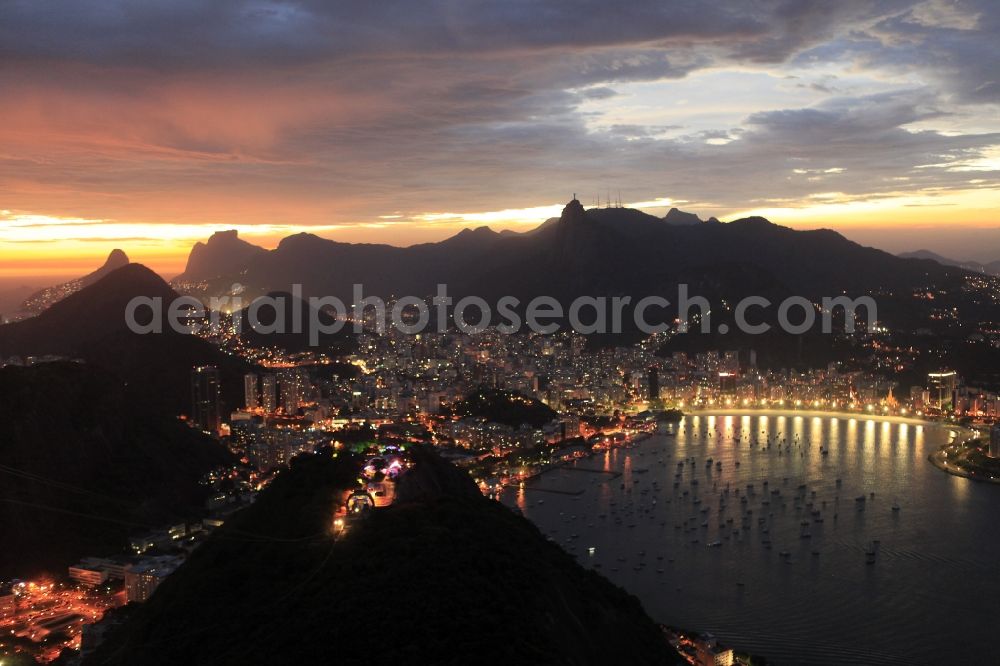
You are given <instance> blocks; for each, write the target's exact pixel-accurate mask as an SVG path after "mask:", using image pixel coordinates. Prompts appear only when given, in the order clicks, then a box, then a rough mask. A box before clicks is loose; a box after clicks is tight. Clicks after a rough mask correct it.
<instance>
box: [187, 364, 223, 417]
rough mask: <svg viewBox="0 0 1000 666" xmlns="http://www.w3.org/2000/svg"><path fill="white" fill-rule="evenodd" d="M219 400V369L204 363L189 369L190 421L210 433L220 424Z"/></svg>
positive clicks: (220, 409)
mask: <svg viewBox="0 0 1000 666" xmlns="http://www.w3.org/2000/svg"><path fill="white" fill-rule="evenodd" d="M221 414H222V408H221V405H220V402H219V369H218V368H217V367H215V366H214V365H204V366H200V367H197V368H194V369H193V370H192V371H191V422H192V423H194V424H195V426H197V427H198V428H199V429H201V430H204V431H205V432H209V433H212V434H217V433H218V432H219V426H220V425H222V417H221Z"/></svg>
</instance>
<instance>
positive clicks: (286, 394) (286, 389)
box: [280, 370, 306, 414]
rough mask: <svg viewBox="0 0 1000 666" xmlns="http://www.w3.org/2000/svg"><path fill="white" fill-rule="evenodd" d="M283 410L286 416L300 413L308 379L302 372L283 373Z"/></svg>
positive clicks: (290, 371) (289, 371)
mask: <svg viewBox="0 0 1000 666" xmlns="http://www.w3.org/2000/svg"><path fill="white" fill-rule="evenodd" d="M280 379H281V408H282V410H283V411H284V412H285V414H294V413H296V412H297V411H299V405H301V404H302V402H303V400H304V398H305V393H306V378H305V376H304V374H303V373H302V371H300V370H288V371H286V372H283V373H281V377H280Z"/></svg>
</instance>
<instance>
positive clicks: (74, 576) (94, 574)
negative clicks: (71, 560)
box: [67, 563, 108, 587]
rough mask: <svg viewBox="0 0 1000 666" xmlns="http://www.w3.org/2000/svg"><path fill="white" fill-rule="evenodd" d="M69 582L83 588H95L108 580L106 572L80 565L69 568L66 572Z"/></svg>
mask: <svg viewBox="0 0 1000 666" xmlns="http://www.w3.org/2000/svg"><path fill="white" fill-rule="evenodd" d="M67 573H68V574H69V577H70V579H71V580H73V581H75V582H77V583H79V584H80V585H83V586H84V587H97V586H98V585H101V584H103V583H104V582H105V581H107V580H108V572H107V571H104V570H102V569H99V568H97V567H89V566H85V565H84V564H82V563H80V564H77V565H74V566H72V567H70V568H69V571H68V572H67Z"/></svg>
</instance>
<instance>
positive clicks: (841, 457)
mask: <svg viewBox="0 0 1000 666" xmlns="http://www.w3.org/2000/svg"><path fill="white" fill-rule="evenodd" d="M954 436H956V433H955V432H954V431H952V430H950V429H947V428H944V427H941V426H937V425H931V424H923V425H920V424H915V423H889V422H881V421H875V420H867V419H864V418H857V419H850V418H834V417H831V416H828V415H821V416H814V415H775V414H769V415H758V414H755V415H715V416H713V415H695V416H688V417H687V418H686V419H685V421H684V422H683V423H681V424H680V425H679V426H677V428H676V433H675V434H673V435H667V436H662V435H657V436H654V437H651V438H649V439H647V440H645V441H644V442H642V443H640V444H638V445H637V446H636V447H634V448H632V449H617V450H614V451H610V452H608V453H606V454H602V455H599V456H595V457H593V458H589V459H584V460H581V461H579V462H577V463H575V464H574V465H573V469H560V470H556V471H552V472H549V473H546V474H544V475H542V476H541V477H540V478H538V479H536V480H533V481H531V482H529V484H528V486H527V488H526V489H525V490H523V491H520V492H514V491H511V492H508V494H507V495H506V496H505V497H504V501H505V502H507V503H510V504H516V505H517V506H519V507H520V508H521V510H522V511H523V512H524V515H525V516H526V517H528V518H529V519H531V520H532V521H534V522H535V523H536V524H537V525H538V526H539V527H540V528H541V529H542V531H544V532H545V533H546V534H548V535H550V536H551V537H552V538H553V539H555V540H556V541H558V542H559V543H560V544H561V545H563V546H564V547H565V548H566V549H567V550H568V551H569V552H571V553H573V554H575V555H576V556H577V557H578V559H579V560H580V561H581V562H582V563H584V564H585V565H588V566H595V567H597V568H598V570H599V571H601V572H602V573H603V574H604V575H606V576H608V577H609V578H610V579H611V580H613V581H615V582H616V583H618V584H620V585H622V586H623V587H624V588H626V589H627V590H629V591H630V592H632V593H633V594H635V595H636V596H638V597H639V598H640V599H641V600H642V602H643V604H644V606H645V607H646V610H647V611H648V612H649V614H650V615H651V616H652V617H653V618H654V619H656V620H658V621H660V622H664V623H667V624H671V625H675V626H680V627H684V628H690V629H700V630H705V631H711V632H713V633H714V634H716V636H718V637H719V638H720V639H721V640H723V641H725V642H727V643H729V644H731V645H733V646H734V647H736V648H738V649H742V650H746V651H750V652H754V653H758V654H761V655H763V656H766V657H768V658H769V659H771V660H773V661H774V662H776V663H779V664H791V663H803V664H806V663H808V664H835V663H837V664H913V663H919V664H932V663H935V664H950V663H960V662H966V663H1000V656H998V648H997V644H998V638H997V635H996V633H997V632H1000V486H993V485H987V484H982V483H976V482H973V481H969V480H967V479H961V478H957V477H954V476H951V475H948V474H945V473H944V472H941V471H939V470H938V469H936V468H934V467H933V466H932V465H931V464H930V463H929V462H927V455H928V454H929V453H930V452H931V451H933V450H935V449H936V448H937V447H938V446H940V445H941V444H943V443H945V442H947V441H949V439H950V438H952V437H954ZM824 449H825V450H826V451H827V453H826V454H824V453H822V450H824ZM707 458H712V459H713V462H712V464H711V465H710V466H709V465H707V464H706V460H707ZM692 459H693V464H692V462H691V461H692ZM737 461H739V463H740V465H739V467H737V465H736V462H737ZM717 462H721V463H722V465H721V468H719V467H717V466H716V464H715V463H717ZM678 463H682V465H681V466H680V467H678ZM677 474H680V477H679V478H678V477H677V476H676V475H677ZM837 479H840V485H839V486H838V483H837ZM695 481H697V483H695ZM765 482H766V484H767V485H765ZM675 483H676V484H677V486H676V487H675ZM748 484H753V488H752V489H748V487H747V486H748ZM803 485H804V486H805V488H801V486H803ZM727 486H728V489H729V493H728V495H727V494H726V493H725V490H726V488H727ZM775 491H777V492H775ZM685 492H686V493H687V494H686V495H685ZM872 492H874V493H875V495H874V497H872V496H871V493H872ZM862 495H863V496H864V497H865V501H864V502H863V503H862V502H858V501H857V500H856V498H857V497H859V496H862ZM744 499H745V501H744ZM810 504H811V505H810ZM893 505H896V506H897V507H898V510H893ZM818 519H821V521H820V520H818ZM705 523H707V525H706V524H705ZM765 530H766V531H765ZM803 533H807V534H808V535H809V536H808V537H803V536H802V535H803ZM765 541H770V548H768V547H767V546H766V544H765ZM875 542H877V543H875ZM714 543H718V545H709V544H714ZM591 548H593V549H594V550H593V554H591V552H590V549H591ZM872 548H874V549H875V550H876V555H875V563H874V564H870V563H868V562H867V559H868V556H867V554H866V551H868V550H869V549H872ZM783 551H784V552H785V553H787V555H783ZM642 553H644V554H642ZM671 560H672V561H671Z"/></svg>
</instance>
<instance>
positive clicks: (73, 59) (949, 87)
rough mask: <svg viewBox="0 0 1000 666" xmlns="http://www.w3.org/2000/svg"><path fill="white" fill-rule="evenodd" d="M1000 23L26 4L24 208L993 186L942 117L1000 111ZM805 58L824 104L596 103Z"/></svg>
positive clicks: (317, 212)
mask: <svg viewBox="0 0 1000 666" xmlns="http://www.w3.org/2000/svg"><path fill="white" fill-rule="evenodd" d="M998 37H1000V10H998V9H997V6H996V4H995V3H991V2H988V1H987V0H982V1H981V2H968V3H965V2H946V1H945V0H925V1H923V2H919V1H917V0H883V1H871V0H865V1H861V0H857V1H855V0H844V1H841V2H829V1H826V0H822V1H821V0H810V1H802V0H797V1H779V0H774V1H770V0H748V1H746V2H705V1H701V0H692V1H687V2H663V1H662V0H657V1H652V0H648V1H647V0H642V1H635V2H627V3H609V2H606V1H604V2H596V1H587V2H557V1H555V0H553V1H548V2H542V1H533V2H527V1H521V0H507V1H503V2H482V1H478V0H468V1H461V2H459V1H454V0H452V1H441V2H428V3H416V2H409V1H403V0H396V1H386V2H371V1H370V0H369V1H365V2H361V1H357V2H345V1H337V2H330V1H323V2H320V1H319V0H317V1H315V2H311V1H307V0H300V1H298V2H266V1H255V2H235V1H232V0H219V1H213V2H206V1H204V0H171V1H170V2H166V1H145V2H121V1H117V2H101V1H98V0H95V1H94V2H87V3H80V2H45V3H43V2H37V1H34V0H20V1H13V2H6V3H3V4H2V5H0V60H2V62H3V63H4V66H3V67H2V68H0V116H2V117H3V118H4V128H2V129H0V191H2V192H4V193H5V194H4V197H6V198H0V207H9V208H22V209H27V210H30V209H34V208H38V207H39V206H41V205H43V204H44V206H46V207H47V210H50V211H51V212H53V213H57V212H59V213H63V214H71V213H72V214H80V215H83V214H86V215H88V216H92V217H101V218H113V217H119V218H123V219H135V218H136V217H137V215H140V214H141V216H142V218H143V219H145V220H152V221H156V220H159V219H173V218H175V217H178V216H180V217H186V218H187V219H190V218H191V217H192V216H194V215H198V214H201V215H204V216H207V217H210V218H211V219H220V218H222V217H224V216H226V215H230V216H231V217H230V218H228V219H230V220H234V219H240V220H241V219H243V218H244V217H245V216H246V215H247V212H246V211H247V210H248V209H250V210H252V213H253V216H254V217H253V219H254V220H259V219H261V216H267V218H268V219H269V220H272V221H275V222H303V223H311V222H319V221H324V222H337V221H346V220H353V221H357V220H359V219H360V220H364V219H372V218H374V217H375V216H377V215H379V214H382V213H385V212H387V211H399V210H402V211H404V212H405V213H406V214H415V213H418V212H427V211H442V210H450V211H476V210H499V209H505V208H515V207H529V206H535V205H542V204H549V203H552V201H553V197H557V198H560V197H563V196H565V193H571V192H573V191H584V192H585V191H587V190H588V189H589V190H590V191H593V192H594V193H595V195H596V193H598V192H604V191H605V189H606V188H607V187H612V188H613V189H617V187H618V186H620V185H623V184H627V186H628V190H629V191H628V192H627V193H625V192H623V195H626V196H627V198H630V199H633V200H635V199H651V198H655V197H657V196H673V197H675V198H683V199H687V200H690V201H692V202H696V203H699V204H701V205H703V206H705V210H704V212H706V213H721V212H724V211H726V210H733V209H739V208H746V207H751V206H756V205H765V204H769V203H774V202H793V201H803V200H808V198H809V197H810V196H812V195H815V194H817V193H824V192H838V193H843V196H844V197H872V198H875V197H881V196H885V195H886V194H887V193H890V192H898V191H901V190H910V191H914V192H918V191H934V190H935V189H939V190H950V189H961V188H969V187H970V185H969V183H968V181H969V180H970V176H969V174H968V173H964V172H960V171H956V170H954V169H950V168H948V165H949V164H952V165H953V164H956V163H958V162H960V161H967V160H970V159H975V158H977V157H979V156H981V155H982V154H983V151H984V150H986V149H987V148H989V147H990V146H994V145H996V144H998V143H1000V137H998V136H997V135H996V134H994V133H992V131H984V130H981V129H979V130H976V131H971V130H970V131H968V132H965V133H962V134H959V135H953V134H951V133H944V132H940V131H932V130H929V129H926V127H927V126H930V125H933V124H934V123H935V122H939V121H940V122H943V121H947V120H949V119H954V118H957V117H960V116H961V115H962V114H972V115H975V116H977V117H989V116H990V114H991V113H993V115H995V108H992V107H988V106H987V107H985V108H987V109H989V110H987V111H984V110H983V108H984V106H983V105H991V104H995V103H997V102H1000V87H998V81H1000V74H998V72H1000V54H998V46H997V44H998V43H1000V39H998ZM832 61H838V62H850V63H853V67H854V69H855V71H858V72H866V71H878V72H879V73H880V75H881V74H885V75H886V76H885V79H886V82H885V86H886V87H887V88H888V90H887V91H886V92H883V93H878V94H871V93H870V92H869V91H863V92H860V93H852V92H851V91H852V87H851V84H850V83H849V82H846V81H843V80H840V79H836V77H833V76H831V75H829V74H828V73H827V72H825V71H823V66H824V65H826V64H827V63H830V62H832ZM789 67H794V68H797V69H801V70H803V74H802V76H800V77H799V78H798V79H796V83H795V84H794V85H793V84H791V83H790V84H789V87H794V86H795V85H797V86H802V88H801V89H802V90H809V91H811V92H815V93H816V94H817V95H820V96H823V97H824V98H825V101H823V102H821V103H817V104H813V105H811V106H809V107H808V108H787V109H783V110H775V108H776V105H775V104H774V103H772V102H771V100H767V99H761V100H760V102H761V106H760V107H759V108H766V109H768V110H766V111H758V112H752V113H747V114H745V117H744V118H743V119H742V120H734V121H733V122H734V126H731V127H717V128H714V129H709V130H705V129H703V128H699V129H697V130H690V131H689V132H688V133H686V134H685V133H684V131H685V128H682V127H679V126H678V124H676V123H671V122H655V121H650V122H646V121H641V122H632V121H631V120H629V119H621V120H616V119H615V118H611V119H610V121H605V122H602V123H594V122H592V121H593V120H594V119H595V118H597V116H596V115H588V114H597V113H598V112H597V111H593V110H592V105H595V104H596V105H599V104H601V103H605V102H608V101H609V100H610V101H611V102H613V103H614V104H621V105H622V107H623V108H624V107H627V106H628V105H630V104H633V100H632V99H631V98H630V97H629V95H628V93H627V92H626V91H627V88H628V86H629V85H632V84H635V83H636V82H649V81H662V80H679V79H682V78H684V77H687V76H691V75H692V74H695V73H699V72H702V71H708V70H713V71H714V70H719V69H725V68H731V69H737V68H757V69H762V70H768V71H772V72H775V73H777V74H779V75H781V74H782V72H783V71H784V68H789ZM813 69H814V70H815V71H816V74H815V76H808V74H809V72H810V70H813ZM890 74H896V75H901V76H903V77H905V78H906V80H907V81H908V83H907V85H908V88H906V89H900V86H899V84H898V83H895V82H892V81H890V80H889V78H890V77H889V75H890ZM729 92H730V91H728V90H725V89H720V90H718V91H717V98H718V100H719V106H724V105H725V104H726V102H727V101H728V98H729ZM674 101H675V100H669V99H664V100H663V101H662V103H663V104H664V105H666V104H669V103H673V102H674ZM643 103H644V104H645V105H646V106H647V107H648V106H650V103H649V102H648V101H646V102H643ZM588 105H591V106H588ZM583 109H588V111H586V112H585V111H584V110H583ZM646 113H650V112H649V111H648V109H647V110H646ZM987 124H988V123H987ZM915 127H920V128H921V129H919V130H918V129H915ZM929 165H937V166H929ZM980 176H981V177H982V178H984V179H986V180H991V181H995V174H991V173H990V172H987V173H986V175H982V174H980ZM40 193H41V194H40ZM7 198H9V199H10V200H11V201H9V202H8V200H7ZM144 202H146V203H144ZM148 202H152V203H148ZM144 205H145V206H147V207H146V208H143V206H144Z"/></svg>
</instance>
